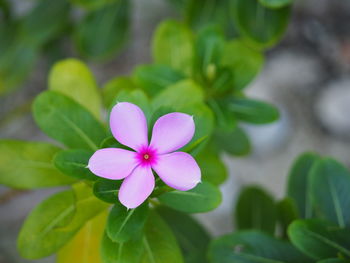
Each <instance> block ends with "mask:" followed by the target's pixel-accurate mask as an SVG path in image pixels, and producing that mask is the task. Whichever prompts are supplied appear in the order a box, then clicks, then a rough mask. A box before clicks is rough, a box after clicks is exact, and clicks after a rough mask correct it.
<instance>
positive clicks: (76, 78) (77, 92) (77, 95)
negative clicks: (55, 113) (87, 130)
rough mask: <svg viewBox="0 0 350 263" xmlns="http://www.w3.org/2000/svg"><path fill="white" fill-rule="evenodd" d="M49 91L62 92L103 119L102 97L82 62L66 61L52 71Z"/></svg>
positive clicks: (58, 64)
mask: <svg viewBox="0 0 350 263" xmlns="http://www.w3.org/2000/svg"><path fill="white" fill-rule="evenodd" d="M49 89H50V90H53V91H57V92H61V93H62V94H64V95H66V96H67V97H69V98H71V99H73V100H75V101H76V102H78V103H80V104H81V105H82V106H84V107H85V108H86V109H88V110H89V111H90V112H91V113H92V114H93V115H94V116H95V118H96V119H101V96H100V93H99V91H98V90H97V85H96V81H95V79H94V76H93V75H92V73H91V71H90V70H89V68H88V67H87V66H86V65H85V64H84V63H83V62H81V61H80V60H77V59H72V58H70V59H65V60H61V61H60V62H57V63H56V64H55V65H54V66H53V68H52V69H51V71H50V75H49Z"/></svg>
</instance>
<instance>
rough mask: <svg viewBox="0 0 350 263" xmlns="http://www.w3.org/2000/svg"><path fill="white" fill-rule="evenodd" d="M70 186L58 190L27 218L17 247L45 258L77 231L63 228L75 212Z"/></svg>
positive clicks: (26, 255) (30, 255)
mask: <svg viewBox="0 0 350 263" xmlns="http://www.w3.org/2000/svg"><path fill="white" fill-rule="evenodd" d="M74 202H75V197H74V192H73V191H71V190H68V191H64V192H60V193H57V194H55V195H53V196H51V197H49V198H48V199H46V200H44V201H43V202H42V203H40V204H39V205H37V206H36V207H35V208H34V209H33V210H32V212H31V213H30V214H29V216H28V217H27V219H26V221H25V222H24V224H23V226H22V229H21V232H20V233H19V237H18V243H17V245H18V250H19V253H20V254H21V256H22V257H24V258H28V259H36V258H42V257H46V256H49V255H51V254H52V253H54V252H56V251H57V250H59V249H60V248H61V247H62V246H63V245H64V244H65V243H66V242H68V240H69V239H70V238H72V237H73V236H74V234H75V233H76V231H77V230H78V229H75V231H62V229H61V227H63V226H64V225H66V224H67V223H69V221H70V220H71V218H72V216H73V215H74V212H75V205H74Z"/></svg>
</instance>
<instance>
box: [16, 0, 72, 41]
mask: <svg viewBox="0 0 350 263" xmlns="http://www.w3.org/2000/svg"><path fill="white" fill-rule="evenodd" d="M69 11H70V8H69V3H68V1H66V0H61V1H51V0H39V1H37V4H36V5H35V6H34V8H33V9H32V10H31V11H30V12H29V13H28V14H27V15H26V16H24V18H22V21H21V23H20V26H19V32H18V35H19V38H20V39H19V40H18V41H20V42H24V43H26V44H27V45H29V46H33V47H40V46H42V45H43V44H45V43H47V42H48V41H49V40H51V39H53V38H55V37H57V35H58V34H59V33H61V32H62V31H63V30H64V29H65V28H66V27H67V25H68V21H69V18H68V17H69Z"/></svg>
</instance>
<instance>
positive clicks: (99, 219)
mask: <svg viewBox="0 0 350 263" xmlns="http://www.w3.org/2000/svg"><path fill="white" fill-rule="evenodd" d="M106 218H107V211H105V212H102V213H100V214H99V215H97V216H96V217H94V218H93V219H91V220H90V221H88V222H87V223H86V224H85V226H84V227H83V228H82V229H81V230H80V231H79V232H78V233H77V234H76V236H75V237H74V238H73V239H72V240H71V241H70V242H69V243H67V244H66V245H65V246H64V247H63V248H62V249H61V250H60V251H59V252H58V253H57V261H56V262H57V263H101V262H102V261H101V256H100V244H101V240H102V236H103V232H104V227H105V223H106Z"/></svg>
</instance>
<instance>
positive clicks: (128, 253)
mask: <svg viewBox="0 0 350 263" xmlns="http://www.w3.org/2000/svg"><path fill="white" fill-rule="evenodd" d="M143 251H144V247H143V239H142V236H141V237H138V238H136V239H132V240H130V241H128V242H126V243H116V242H113V241H112V240H111V239H110V238H109V237H108V235H107V233H105V234H104V236H103V239H102V244H101V258H102V262H103V263H122V262H125V263H140V259H141V256H142V253H143Z"/></svg>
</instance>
